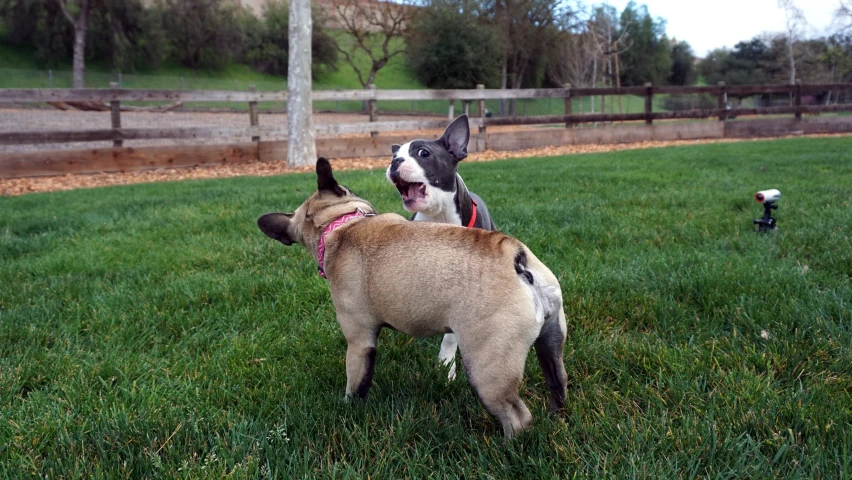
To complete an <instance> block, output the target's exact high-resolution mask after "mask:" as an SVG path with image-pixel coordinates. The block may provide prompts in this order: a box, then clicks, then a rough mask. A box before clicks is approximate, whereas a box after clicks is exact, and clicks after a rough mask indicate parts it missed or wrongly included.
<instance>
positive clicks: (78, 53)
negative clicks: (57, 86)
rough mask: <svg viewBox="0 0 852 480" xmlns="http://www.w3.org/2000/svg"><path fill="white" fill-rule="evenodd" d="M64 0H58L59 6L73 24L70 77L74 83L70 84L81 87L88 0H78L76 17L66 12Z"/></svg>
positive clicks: (84, 60) (82, 84)
mask: <svg viewBox="0 0 852 480" xmlns="http://www.w3.org/2000/svg"><path fill="white" fill-rule="evenodd" d="M66 1H68V0H59V8H61V9H62V13H63V14H64V15H65V18H67V19H68V21H69V22H71V25H74V75H73V77H72V78H73V82H74V83H73V85H72V86H73V87H74V88H83V87H85V84H84V75H85V73H86V33H87V32H88V30H89V0H80V13H79V16H78V17H77V18H76V19H75V18H74V17H72V16H71V13H69V12H68V6H67V5H66Z"/></svg>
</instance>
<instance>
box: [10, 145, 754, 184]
mask: <svg viewBox="0 0 852 480" xmlns="http://www.w3.org/2000/svg"><path fill="white" fill-rule="evenodd" d="M736 141H741V140H731V139H724V140H693V141H670V142H642V143H631V144H618V145H566V146H562V147H545V148H535V149H529V150H518V151H511V152H507V151H503V152H495V151H490V150H489V151H485V152H481V153H474V154H471V155H470V156H469V157H468V158H467V159H466V160H465V162H487V161H492V160H501V159H506V158H519V157H545V156H555V155H568V154H574V153H594V152H614V151H620V150H633V149H643V148H659V147H667V146H673V145H697V144H707V143H729V142H736ZM388 162H389V157H368V158H346V159H332V161H331V163H332V166H333V168H334V169H335V170H367V169H374V168H387V166H388ZM310 170H312V167H298V168H290V167H288V166H287V165H286V164H285V163H284V162H274V163H272V162H269V163H267V162H251V163H246V164H242V165H223V166H211V167H196V168H172V169H157V170H148V171H141V172H126V173H97V174H85V175H62V176H54V177H31V178H14V179H0V196H13V195H24V194H27V193H35V192H50V191H55V190H72V189H76V188H95V187H103V186H109V185H129V184H133V183H148V182H168V181H175V180H187V179H201V178H223V177H236V176H270V175H284V174H288V173H298V172H306V171H310Z"/></svg>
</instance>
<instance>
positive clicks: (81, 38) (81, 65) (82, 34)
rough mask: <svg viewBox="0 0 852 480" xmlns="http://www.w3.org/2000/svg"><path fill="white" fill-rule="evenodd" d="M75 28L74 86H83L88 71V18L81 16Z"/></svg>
mask: <svg viewBox="0 0 852 480" xmlns="http://www.w3.org/2000/svg"><path fill="white" fill-rule="evenodd" d="M77 22H78V23H77V25H75V29H74V88H83V87H85V83H84V80H83V77H84V75H85V73H86V32H87V31H88V18H87V17H86V16H81V17H80V19H79V20H78V21H77Z"/></svg>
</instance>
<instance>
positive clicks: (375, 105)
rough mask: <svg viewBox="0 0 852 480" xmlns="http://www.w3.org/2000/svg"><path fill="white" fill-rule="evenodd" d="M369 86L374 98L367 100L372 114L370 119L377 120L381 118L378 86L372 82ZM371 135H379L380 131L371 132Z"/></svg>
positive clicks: (368, 108) (368, 109)
mask: <svg viewBox="0 0 852 480" xmlns="http://www.w3.org/2000/svg"><path fill="white" fill-rule="evenodd" d="M368 87H369V89H370V93H371V95H372V97H373V98H372V99H370V100H368V101H367V111H368V112H369V114H370V121H371V122H376V121H378V120H379V102H378V101H377V100H376V86H375V85H373V84H370V85H368ZM370 136H371V137H378V136H379V132H370Z"/></svg>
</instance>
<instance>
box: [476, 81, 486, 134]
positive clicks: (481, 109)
mask: <svg viewBox="0 0 852 480" xmlns="http://www.w3.org/2000/svg"><path fill="white" fill-rule="evenodd" d="M476 89H477V90H485V85H483V84H481V83H478V84H476ZM476 108H477V110H478V113H479V122H480V123H479V133H485V100H482V99H480V100H477V101H476Z"/></svg>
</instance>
